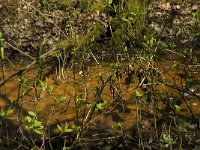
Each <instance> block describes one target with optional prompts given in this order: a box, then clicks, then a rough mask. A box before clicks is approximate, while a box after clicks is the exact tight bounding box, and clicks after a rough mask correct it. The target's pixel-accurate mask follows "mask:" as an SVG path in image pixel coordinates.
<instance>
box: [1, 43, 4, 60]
mask: <svg viewBox="0 0 200 150" xmlns="http://www.w3.org/2000/svg"><path fill="white" fill-rule="evenodd" d="M0 46H1V45H0ZM0 48H1V60H4V58H5V55H4V48H3V47H0Z"/></svg>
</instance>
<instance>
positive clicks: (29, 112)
mask: <svg viewBox="0 0 200 150" xmlns="http://www.w3.org/2000/svg"><path fill="white" fill-rule="evenodd" d="M28 114H29V115H31V116H33V117H37V115H36V113H35V112H33V111H28Z"/></svg>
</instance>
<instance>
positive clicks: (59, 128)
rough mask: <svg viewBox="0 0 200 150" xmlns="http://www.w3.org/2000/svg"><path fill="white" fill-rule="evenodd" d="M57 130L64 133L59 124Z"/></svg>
mask: <svg viewBox="0 0 200 150" xmlns="http://www.w3.org/2000/svg"><path fill="white" fill-rule="evenodd" d="M57 128H58V130H60V132H63V130H62V128H61V126H59V125H58V124H57Z"/></svg>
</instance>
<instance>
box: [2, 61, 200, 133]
mask: <svg viewBox="0 0 200 150" xmlns="http://www.w3.org/2000/svg"><path fill="white" fill-rule="evenodd" d="M127 65H128V64H127V63H122V68H125V67H126V66H127ZM173 65H174V62H167V61H163V62H159V63H157V67H158V68H159V70H160V71H163V72H162V77H163V78H164V79H165V81H167V82H168V83H173V84H176V85H177V86H181V82H182V81H181V78H180V76H179V75H177V73H181V72H182V70H183V67H184V66H183V65H177V66H175V67H173ZM138 67H139V66H138V65H135V70H138ZM122 70H123V69H122ZM4 71H5V72H4V73H5V76H6V77H7V76H9V75H10V74H12V73H13V72H15V70H14V69H13V68H12V67H10V68H9V67H6V69H5V70H4ZM111 72H112V69H111V66H110V64H109V63H103V64H101V65H97V66H96V65H93V66H89V67H88V68H87V69H86V70H85V72H84V75H83V72H76V73H74V72H73V71H72V69H70V68H69V69H67V70H65V80H62V81H64V82H58V83H56V82H55V80H54V79H55V77H57V78H58V75H55V74H53V75H49V76H48V77H46V78H45V81H44V82H46V83H47V85H48V86H53V87H54V89H55V90H54V91H53V93H52V94H49V93H47V92H46V91H44V90H42V89H41V90H37V91H36V90H35V85H36V84H34V78H35V77H36V76H37V71H36V70H32V71H30V72H28V73H26V75H25V77H26V79H27V89H28V91H27V93H26V94H25V95H24V96H23V99H22V100H21V101H18V99H19V95H21V94H22V91H21V90H20V91H19V83H18V80H19V78H18V77H16V78H14V79H12V80H11V81H9V82H8V83H6V84H5V87H4V86H1V87H0V107H1V108H2V109H3V108H5V107H6V100H7V101H9V103H10V105H11V106H12V108H13V109H14V110H15V111H14V115H13V119H12V120H11V122H12V124H13V125H16V124H17V123H16V116H17V114H18V111H19V108H20V105H21V106H22V116H26V115H27V112H28V111H34V110H37V114H38V118H39V120H41V121H42V122H43V123H44V124H46V125H48V126H50V127H51V128H52V131H53V132H57V129H56V128H55V127H56V124H59V123H63V124H65V123H66V122H67V123H69V124H74V123H77V117H78V120H79V123H81V122H83V120H84V119H85V118H86V116H87V113H88V111H89V108H87V107H86V106H85V105H82V106H80V103H81V101H82V102H87V103H91V104H94V103H95V96H94V94H95V91H96V87H97V86H98V85H101V80H100V76H102V79H103V80H104V82H105V81H106V79H108V76H109V75H111ZM61 78H62V77H61ZM0 79H1V80H3V78H2V74H1V76H0ZM112 79H113V82H115V88H116V89H117V91H118V92H119V94H120V95H121V97H120V99H117V98H113V96H112V93H111V91H110V86H109V84H107V85H106V86H105V88H104V90H103V91H102V100H104V101H106V102H107V106H108V107H106V109H105V110H103V111H95V114H94V116H93V117H92V120H91V121H90V125H92V126H97V127H101V128H110V127H112V126H113V125H114V126H116V125H117V123H119V122H123V121H124V123H125V126H128V127H130V126H132V125H133V124H134V123H135V122H136V120H137V108H138V109H139V110H142V111H146V112H148V113H149V114H152V112H151V111H150V109H147V108H146V109H145V108H144V107H143V105H136V101H135V98H134V95H135V91H136V90H137V91H139V92H141V93H144V92H143V91H142V90H141V89H140V88H138V87H137V86H138V79H137V78H136V77H134V82H133V83H131V84H128V85H127V84H125V83H124V78H122V79H118V78H116V77H114V76H113V77H112ZM182 84H184V82H182ZM5 89H6V94H5ZM37 89H38V88H37ZM156 91H157V93H164V92H166V91H167V92H168V93H172V94H173V95H175V96H177V95H178V91H177V90H172V89H170V88H166V87H164V86H161V85H159V86H156ZM38 93H40V96H39V98H38V96H36V95H37V94H38ZM58 93H61V95H62V96H63V97H64V98H63V101H59V100H56V98H57V99H58ZM156 98H157V99H159V96H156ZM187 100H188V103H189V104H190V106H191V108H192V111H193V113H194V114H196V115H199V114H200V109H199V106H200V101H199V99H197V98H195V97H188V98H187ZM122 102H124V103H123V104H124V107H122ZM75 105H77V107H75ZM78 105H79V107H78ZM162 106H163V105H162V103H161V104H160V107H162ZM181 107H182V108H183V110H184V111H182V114H183V115H186V116H190V113H189V110H188V109H187V107H186V105H185V104H184V103H183V104H182V105H181ZM77 115H78V116H77Z"/></svg>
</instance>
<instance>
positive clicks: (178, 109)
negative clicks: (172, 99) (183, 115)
mask: <svg viewBox="0 0 200 150" xmlns="http://www.w3.org/2000/svg"><path fill="white" fill-rule="evenodd" d="M174 106H175V112H176V113H179V112H181V107H180V106H178V105H174Z"/></svg>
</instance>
